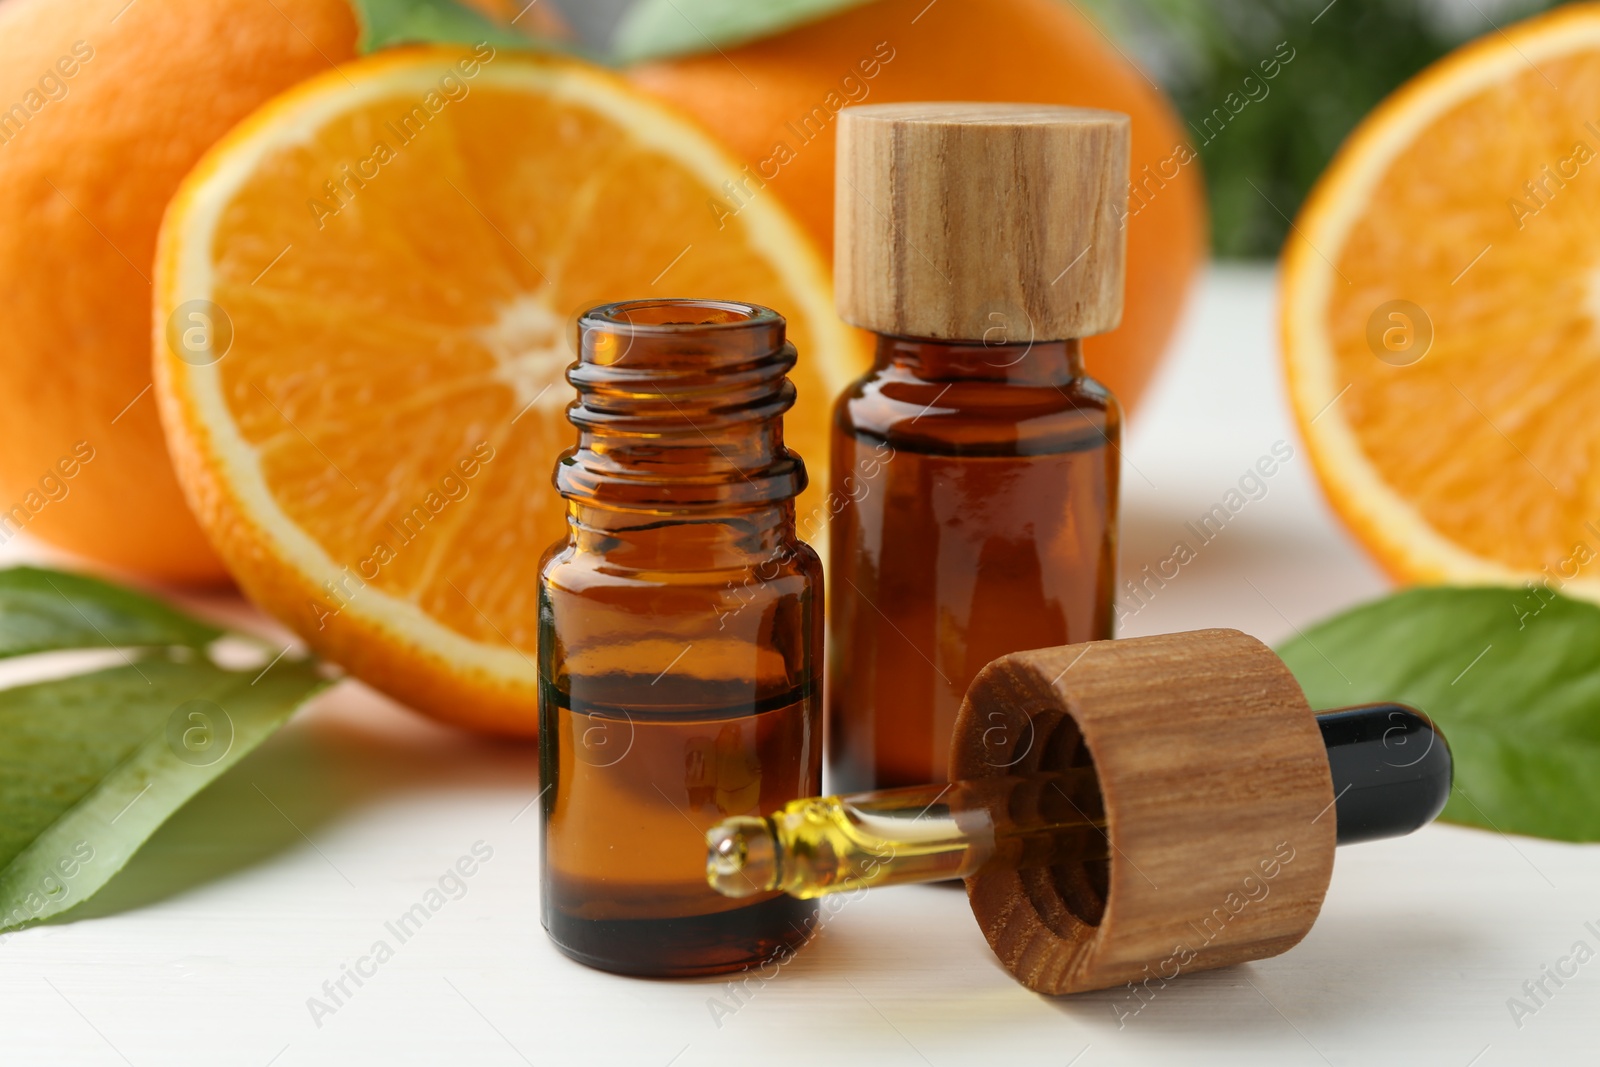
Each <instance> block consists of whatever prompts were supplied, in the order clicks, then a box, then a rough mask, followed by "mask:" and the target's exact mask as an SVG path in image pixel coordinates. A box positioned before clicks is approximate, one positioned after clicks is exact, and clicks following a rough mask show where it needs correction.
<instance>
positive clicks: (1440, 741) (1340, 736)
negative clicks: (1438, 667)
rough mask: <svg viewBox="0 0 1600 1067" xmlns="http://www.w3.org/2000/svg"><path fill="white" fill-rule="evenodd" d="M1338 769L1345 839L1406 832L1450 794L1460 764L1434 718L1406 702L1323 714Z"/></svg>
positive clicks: (1333, 768) (1332, 766) (1337, 798)
mask: <svg viewBox="0 0 1600 1067" xmlns="http://www.w3.org/2000/svg"><path fill="white" fill-rule="evenodd" d="M1317 726H1318V727H1319V728H1321V730H1322V743H1323V746H1324V747H1326V748H1327V750H1328V769H1329V771H1330V772H1331V773H1332V775H1333V796H1334V807H1335V810H1336V811H1337V813H1338V819H1339V823H1338V835H1339V836H1338V840H1339V844H1341V845H1353V844H1356V843H1358V842H1361V841H1376V840H1378V839H1379V838H1384V837H1403V836H1404V835H1406V834H1409V833H1411V832H1413V831H1415V830H1419V829H1421V828H1422V827H1424V826H1426V825H1427V824H1428V823H1430V822H1432V821H1433V820H1434V818H1435V817H1437V816H1438V814H1439V812H1441V811H1443V810H1444V806H1445V802H1446V801H1448V800H1449V799H1450V787H1451V785H1452V783H1453V781H1454V777H1455V775H1454V771H1455V765H1454V762H1453V761H1452V760H1451V757H1450V745H1449V744H1448V743H1447V742H1446V741H1445V739H1444V734H1442V733H1440V732H1439V729H1438V727H1436V726H1434V724H1433V721H1432V720H1431V719H1429V718H1428V717H1427V716H1426V715H1424V714H1422V713H1421V712H1420V711H1417V710H1416V709H1415V708H1410V707H1407V706H1406V705H1404V704H1367V705H1363V706H1361V707H1354V708H1342V709H1340V710H1338V711H1326V712H1323V713H1322V714H1320V715H1318V716H1317Z"/></svg>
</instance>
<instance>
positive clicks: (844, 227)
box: [828, 104, 1129, 792]
mask: <svg viewBox="0 0 1600 1067" xmlns="http://www.w3.org/2000/svg"><path fill="white" fill-rule="evenodd" d="M1128 136H1129V133H1128V119H1127V117H1126V116H1124V115H1119V114H1115V113H1111V112H1104V111H1087V110H1083V109H1077V108H1061V107H1042V106H1032V105H1007V104H993V105H991V104H884V105H874V106H869V107H859V108H848V109H846V110H845V111H843V112H841V114H840V126H839V181H838V187H837V196H838V203H837V210H836V213H835V217H836V220H837V225H838V240H837V242H836V249H837V251H836V272H837V276H838V277H837V285H838V289H837V292H838V303H839V310H840V314H841V315H842V316H843V317H844V318H845V319H846V320H847V321H849V322H851V323H854V324H855V325H857V326H862V327H865V328H866V329H869V330H872V331H874V332H876V333H877V334H878V342H877V358H876V361H875V363H874V365H873V367H872V369H871V371H869V372H868V373H867V374H866V375H865V376H864V377H862V378H861V379H859V380H858V381H857V382H856V383H855V384H854V385H852V386H851V387H850V388H849V389H847V390H846V391H845V393H844V394H843V395H842V396H841V397H840V398H839V401H838V404H837V406H836V408H835V412H834V430H833V445H832V448H833V455H832V460H833V479H834V482H833V486H832V489H833V497H834V499H835V500H837V501H838V502H839V504H840V507H839V511H838V513H837V515H836V516H835V518H834V520H833V522H832V524H831V526H830V541H829V553H830V567H829V579H830V582H831V585H832V588H831V601H830V609H829V610H830V616H829V622H830V629H831V634H830V639H831V644H830V653H829V657H830V658H829V681H828V729H829V740H828V747H829V772H830V777H831V784H832V787H833V788H835V789H837V790H839V791H841V792H856V791H864V790H871V789H881V788H894V787H899V786H912V785H918V784H922V783H926V782H943V781H945V780H946V778H947V754H948V752H949V749H950V737H951V731H952V728H953V726H954V723H955V720H956V714H957V712H958V711H959V710H960V707H961V700H962V697H963V695H964V694H965V693H966V691H967V687H968V685H969V684H970V683H971V682H972V679H973V677H974V676H975V675H976V674H977V672H978V671H979V669H981V668H982V667H983V666H984V665H985V664H987V663H988V662H990V661H991V660H994V659H997V658H999V657H1000V656H1003V655H1006V654H1007V653H1012V652H1019V651H1023V650H1026V649H1034V648H1043V647H1048V646H1055V645H1064V644H1070V643H1076V642H1082V641H1092V640H1098V639H1102V638H1107V637H1110V636H1111V630H1112V605H1113V597H1114V586H1115V575H1116V515H1117V491H1118V466H1119V462H1120V455H1119V451H1118V448H1119V441H1120V437H1121V426H1122V419H1121V413H1120V410H1119V408H1118V406H1117V402H1116V400H1115V398H1114V397H1112V396H1111V394H1110V393H1109V392H1108V391H1107V390H1106V389H1105V388H1104V387H1103V386H1101V385H1100V384H1099V383H1098V382H1095V381H1094V380H1093V379H1091V378H1089V377H1088V376H1087V375H1086V373H1085V371H1084V365H1083V356H1082V347H1081V344H1080V340H1079V339H1080V338H1083V337H1086V336H1089V335H1092V334H1095V333H1101V332H1104V331H1106V330H1109V329H1112V328H1114V327H1115V326H1116V325H1117V323H1118V322H1119V321H1120V318H1121V313H1122V274H1123V256H1124V233H1123V230H1122V222H1121V219H1122V215H1123V214H1124V208H1123V205H1125V203H1126V190H1127V166H1128V163H1127V160H1128V147H1129V141H1128Z"/></svg>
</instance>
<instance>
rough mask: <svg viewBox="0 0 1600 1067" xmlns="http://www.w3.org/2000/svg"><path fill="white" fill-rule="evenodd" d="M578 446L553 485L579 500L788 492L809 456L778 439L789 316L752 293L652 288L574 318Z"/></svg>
mask: <svg viewBox="0 0 1600 1067" xmlns="http://www.w3.org/2000/svg"><path fill="white" fill-rule="evenodd" d="M578 332H579V359H578V362H577V363H575V364H573V365H572V367H571V368H569V370H568V371H567V380H568V381H569V382H571V383H572V385H573V387H574V388H575V389H576V390H577V392H578V398H577V400H576V401H575V402H574V403H573V404H572V405H571V406H570V407H569V408H568V409H567V418H568V419H569V420H570V421H571V422H572V424H573V425H574V426H576V427H577V429H578V444H577V447H575V448H573V449H569V450H568V451H567V452H566V453H565V454H563V456H562V457H561V462H560V463H559V464H558V465H557V467H556V476H555V482H556V488H557V489H558V490H559V491H560V492H561V494H562V496H564V497H565V498H566V499H567V500H568V501H569V503H571V504H573V505H576V506H579V507H585V506H587V507H598V508H609V509H615V510H621V511H632V512H648V513H654V514H684V513H694V512H708V511H709V512H717V511H728V512H744V511H747V510H750V509H756V508H766V507H770V506H771V505H774V504H778V503H782V502H786V501H790V500H793V499H794V497H796V496H798V495H799V493H800V492H801V490H803V489H804V488H805V486H806V472H805V466H804V464H803V463H802V462H801V461H800V459H799V458H798V457H797V456H795V455H794V454H793V453H791V452H790V451H789V450H788V449H787V448H785V447H784V444H783V414H784V412H786V411H788V410H789V408H790V407H792V406H793V405H794V401H795V389H794V386H793V385H792V384H791V383H790V382H789V380H788V378H787V374H788V372H789V370H790V369H791V368H792V367H793V366H794V364H795V360H796V353H795V348H794V346H793V345H792V344H790V343H788V341H787V340H786V339H785V323H784V319H783V316H781V315H779V314H777V313H776V312H774V311H771V310H769V309H767V308H763V307H758V306H756V305H753V304H740V303H732V302H722V301H709V300H650V301H633V302H629V303H622V304H609V305H606V306H603V307H599V308H595V309H594V310H593V311H590V312H589V313H588V314H586V315H585V316H584V317H583V318H582V319H581V320H580V321H579V324H578Z"/></svg>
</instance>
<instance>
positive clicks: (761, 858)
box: [706, 816, 778, 897]
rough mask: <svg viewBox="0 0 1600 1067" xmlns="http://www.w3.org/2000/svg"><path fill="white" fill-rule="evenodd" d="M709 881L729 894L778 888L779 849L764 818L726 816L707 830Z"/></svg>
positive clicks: (750, 892)
mask: <svg viewBox="0 0 1600 1067" xmlns="http://www.w3.org/2000/svg"><path fill="white" fill-rule="evenodd" d="M706 881H708V882H710V883H711V886H712V888H714V889H715V890H716V891H717V892H719V893H721V894H722V895H723V896H728V897H753V896H757V895H759V894H761V893H770V892H771V891H772V890H773V889H775V888H777V881H778V864H777V849H776V848H775V847H774V845H773V841H772V832H771V831H770V830H769V829H768V828H767V822H766V820H765V819H755V818H751V817H749V816H742V817H739V818H734V819H727V820H725V821H724V822H721V823H719V824H717V825H716V826H714V827H712V828H711V829H710V830H708V831H706Z"/></svg>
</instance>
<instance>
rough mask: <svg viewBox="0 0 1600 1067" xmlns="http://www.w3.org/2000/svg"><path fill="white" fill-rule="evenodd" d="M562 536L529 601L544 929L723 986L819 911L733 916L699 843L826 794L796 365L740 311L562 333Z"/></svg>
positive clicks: (782, 902)
mask: <svg viewBox="0 0 1600 1067" xmlns="http://www.w3.org/2000/svg"><path fill="white" fill-rule="evenodd" d="M579 334H580V348H581V351H580V357H579V362H578V363H576V364H574V366H573V367H572V369H571V370H570V371H569V372H568V379H569V380H570V381H571V382H572V384H573V386H575V387H576V389H577V391H578V400H577V402H576V403H575V404H573V405H572V407H571V408H570V409H569V411H568V417H569V418H570V419H571V421H572V422H573V424H574V425H575V426H576V427H577V428H578V431H579V443H578V445H577V447H576V448H574V449H572V450H570V451H568V452H567V453H565V454H564V455H563V456H562V458H561V460H560V463H559V464H558V466H557V468H556V476H555V481H556V486H557V488H558V489H559V490H560V492H561V494H562V496H563V497H564V498H565V499H566V501H567V507H568V526H569V534H568V537H567V540H566V541H565V542H564V543H561V544H558V545H555V546H553V547H552V548H551V550H550V551H549V553H547V555H546V558H545V561H544V564H543V566H542V568H541V572H540V585H539V598H540V606H539V619H540V640H539V650H540V651H539V676H540V709H539V714H540V719H539V723H540V741H541V750H540V752H541V754H540V768H541V784H542V788H543V790H544V793H543V800H542V804H543V816H544V844H543V856H542V889H543V898H542V907H543V920H544V925H545V929H546V930H547V931H548V932H549V934H550V937H551V939H552V940H553V941H554V942H555V943H556V945H557V946H558V947H559V948H560V949H561V950H562V951H563V952H565V953H566V954H567V955H569V956H571V957H573V958H574V959H577V960H579V961H581V962H583V963H586V964H589V965H590V966H594V967H599V968H602V969H605V970H610V971H617V972H622V973H627V974H640V975H662V976H687V975H704V974H715V973H719V972H723V971H732V970H738V969H741V968H744V967H747V966H750V965H752V964H755V963H760V962H761V961H763V960H765V959H768V958H770V957H772V956H774V955H777V954H780V953H783V952H785V951H787V950H789V949H791V948H793V947H794V946H795V945H797V944H798V943H799V942H801V941H803V940H804V939H805V937H806V936H807V932H808V931H809V929H810V927H811V925H812V923H811V916H812V914H813V910H814V905H812V904H809V903H806V902H803V901H798V900H795V899H793V898H791V897H787V896H784V895H783V894H781V893H777V892H767V893H758V894H755V895H754V896H752V897H750V898H747V899H742V900H732V899H729V898H727V897H725V896H721V895H719V894H718V893H716V892H714V891H713V890H712V889H711V888H710V887H709V886H707V885H706V882H705V874H704V870H703V867H702V865H701V863H700V858H699V853H700V847H699V846H700V843H701V841H702V840H703V837H704V835H705V833H706V831H707V830H708V829H709V828H710V827H711V826H713V825H715V824H716V823H718V822H720V821H721V820H723V819H725V818H728V817H730V816H738V815H751V816H764V815H767V814H769V813H771V812H772V811H774V810H776V809H778V808H780V807H782V806H783V805H784V804H785V803H787V802H789V801H790V800H792V799H793V798H795V797H797V796H810V795H813V794H815V793H816V792H818V791H819V789H820V786H821V756H822V753H821V741H822V730H821V703H820V701H821V660H820V650H821V648H822V625H823V615H822V607H823V605H822V568H821V562H820V560H819V559H818V558H817V556H816V554H815V553H814V552H813V551H812V550H811V549H810V548H809V547H807V546H806V545H805V544H804V543H803V542H802V541H801V540H800V539H799V537H798V536H797V534H796V532H795V509H794V499H795V497H796V496H797V495H798V494H799V493H800V491H801V490H802V489H803V488H804V487H805V484H806V474H805V467H804V465H803V464H802V463H801V461H800V459H799V458H798V457H797V456H795V455H794V454H793V453H791V452H789V451H788V450H787V449H786V448H785V447H784V444H783V413H784V412H785V411H787V410H788V409H789V407H790V406H791V405H792V404H793V403H794V395H795V394H794V387H793V386H792V385H791V384H790V383H789V381H788V379H787V378H786V377H785V375H786V373H787V372H788V370H789V368H791V367H792V366H793V365H794V362H795V350H794V347H793V345H790V344H788V343H787V342H786V341H785V339H784V320H783V318H782V317H781V316H779V315H778V314H776V313H775V312H772V311H769V310H767V309H765V308H760V307H755V306H752V305H745V304H735V303H721V302H712V301H683V300H668V301H641V302H635V303H626V304H613V305H609V306H606V307H601V308H597V309H595V310H594V311H591V312H589V313H588V314H587V315H585V316H584V317H583V318H582V320H581V321H580V324H579Z"/></svg>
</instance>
